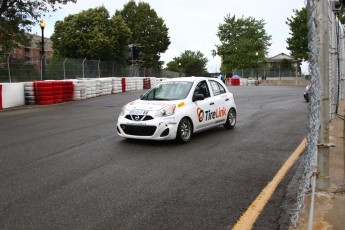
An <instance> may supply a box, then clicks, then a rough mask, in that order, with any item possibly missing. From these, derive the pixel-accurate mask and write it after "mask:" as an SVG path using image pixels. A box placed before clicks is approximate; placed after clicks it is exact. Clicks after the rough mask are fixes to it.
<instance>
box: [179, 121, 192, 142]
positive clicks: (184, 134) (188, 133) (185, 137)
mask: <svg viewBox="0 0 345 230" xmlns="http://www.w3.org/2000/svg"><path fill="white" fill-rule="evenodd" d="M192 133H193V130H192V123H191V121H190V120H189V119H187V118H185V117H184V118H182V120H181V121H180V123H179V125H178V127H177V134H176V140H177V141H178V142H179V143H187V142H188V141H190V139H191V138H192Z"/></svg>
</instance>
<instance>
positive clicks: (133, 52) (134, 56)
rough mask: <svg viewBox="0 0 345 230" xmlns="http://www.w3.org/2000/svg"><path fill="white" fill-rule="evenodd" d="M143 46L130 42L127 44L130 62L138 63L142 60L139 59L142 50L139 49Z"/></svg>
mask: <svg viewBox="0 0 345 230" xmlns="http://www.w3.org/2000/svg"><path fill="white" fill-rule="evenodd" d="M143 47H144V46H140V45H135V44H131V45H128V60H129V62H131V63H132V64H139V63H141V62H143V61H142V60H141V58H142V55H143V52H142V51H141V50H142V48H143Z"/></svg>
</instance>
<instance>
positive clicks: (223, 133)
mask: <svg viewBox="0 0 345 230" xmlns="http://www.w3.org/2000/svg"><path fill="white" fill-rule="evenodd" d="M230 89H231V91H232V92H233V93H234V94H235V101H236V104H237V107H238V120H237V126H236V127H235V129H233V130H226V129H224V128H223V127H217V128H214V129H212V130H208V131H205V132H202V133H198V134H196V135H194V136H193V138H192V140H191V142H189V143H187V144H184V145H179V144H176V143H175V142H174V141H169V142H152V141H137V140H126V139H123V138H121V137H119V136H118V135H117V134H116V132H115V123H116V120H117V116H118V114H119V113H120V111H121V107H122V105H124V104H125V103H127V102H129V101H130V100H133V99H136V98H138V97H139V95H140V94H143V92H144V91H137V92H128V93H123V94H116V95H108V96H103V97H98V98H93V99H88V100H83V101H75V102H69V103H64V104H57V105H53V106H25V107H21V108H16V109H11V110H7V111H1V112H0V229H26V230H27V229H150V230H151V229H199V230H200V229H207V230H210V229H226V228H231V226H233V225H234V224H235V223H236V221H237V220H238V219H239V218H240V216H241V215H242V213H243V212H244V211H245V210H246V209H247V207H248V206H249V205H250V204H251V202H252V201H253V200H254V199H255V198H256V197H257V195H258V194H259V193H260V192H261V190H262V189H263V188H264V187H265V186H266V185H267V183H269V181H270V180H271V179H272V178H273V177H274V175H275V174H276V172H277V171H278V170H279V169H280V167H281V166H282V164H283V163H284V162H285V161H286V160H287V158H288V157H289V156H290V155H291V153H292V152H293V151H294V150H295V148H296V147H297V146H298V145H299V143H300V142H301V141H302V139H303V138H304V137H305V136H306V121H307V113H308V112H307V105H308V104H307V103H306V102H305V101H304V99H303V89H304V88H303V87H231V88H230ZM296 168H297V167H294V168H293V169H292V171H291V172H290V173H289V174H288V175H287V177H286V179H284V181H283V183H282V184H281V185H280V186H279V187H278V189H277V191H276V192H275V193H274V196H273V197H272V199H271V200H270V202H269V203H268V205H267V206H266V208H265V209H264V211H263V213H262V214H261V215H260V216H259V219H258V221H257V222H256V224H255V225H254V229H287V226H288V225H287V224H288V223H287V222H288V220H287V216H288V213H289V208H290V206H289V203H291V201H289V199H290V198H291V197H292V198H293V196H294V192H295V187H294V186H291V184H292V181H293V180H292V178H294V176H295V175H296ZM297 172H298V171H297ZM289 194H290V195H289ZM288 197H290V198H288Z"/></svg>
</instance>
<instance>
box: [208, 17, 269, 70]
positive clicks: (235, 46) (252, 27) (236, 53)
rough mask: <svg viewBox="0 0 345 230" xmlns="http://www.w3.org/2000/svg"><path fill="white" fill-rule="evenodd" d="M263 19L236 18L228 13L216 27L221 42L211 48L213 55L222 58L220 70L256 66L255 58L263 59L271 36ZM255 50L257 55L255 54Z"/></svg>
mask: <svg viewBox="0 0 345 230" xmlns="http://www.w3.org/2000/svg"><path fill="white" fill-rule="evenodd" d="M264 26H265V23H264V21H263V20H259V21H258V20H255V19H254V18H252V17H248V18H244V17H243V16H242V18H238V19H237V18H236V17H235V16H232V17H231V16H230V14H228V15H227V16H226V17H225V18H224V23H223V24H220V25H219V27H218V33H217V36H218V38H219V40H220V42H221V44H220V45H216V50H213V56H216V55H218V56H220V57H221V58H222V64H221V71H222V72H231V71H232V69H239V68H248V67H254V68H256V66H257V60H258V59H259V60H260V59H264V58H265V54H266V53H267V49H268V47H269V46H270V45H271V43H270V40H271V36H270V35H267V33H266V30H265V29H264ZM256 52H257V53H258V56H256Z"/></svg>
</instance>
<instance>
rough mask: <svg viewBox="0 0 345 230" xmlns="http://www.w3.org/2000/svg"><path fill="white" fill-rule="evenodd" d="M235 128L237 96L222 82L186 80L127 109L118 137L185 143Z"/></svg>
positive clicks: (168, 85)
mask: <svg viewBox="0 0 345 230" xmlns="http://www.w3.org/2000/svg"><path fill="white" fill-rule="evenodd" d="M235 124H236V105H235V101H234V96H233V94H232V93H230V92H229V90H228V89H227V87H226V86H225V85H224V83H223V82H222V81H220V80H218V79H216V78H205V77H183V78H172V79H169V80H165V81H163V82H161V83H160V84H158V85H157V86H155V87H154V88H152V89H150V90H149V91H147V92H146V93H145V94H144V95H143V96H142V97H141V98H140V99H138V100H135V101H132V102H130V103H128V104H127V105H125V106H124V107H123V108H122V110H121V114H120V115H119V117H118V122H117V133H118V134H119V135H120V136H122V137H125V138H133V139H147V140H171V139H176V140H177V141H178V142H180V143H185V142H188V141H189V140H190V139H191V137H192V134H193V133H195V132H200V131H203V130H205V129H209V128H211V127H215V126H219V125H223V126H224V127H225V128H226V129H232V128H234V127H235Z"/></svg>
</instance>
